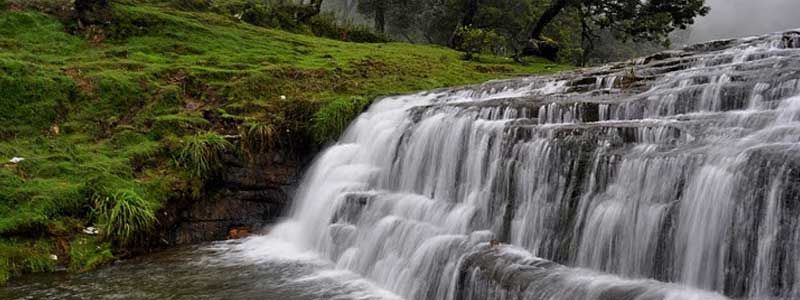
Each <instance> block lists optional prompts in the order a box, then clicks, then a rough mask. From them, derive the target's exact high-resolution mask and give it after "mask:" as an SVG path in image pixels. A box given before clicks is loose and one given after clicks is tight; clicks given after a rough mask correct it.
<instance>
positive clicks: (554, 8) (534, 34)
mask: <svg viewBox="0 0 800 300" xmlns="http://www.w3.org/2000/svg"><path fill="white" fill-rule="evenodd" d="M575 2H576V0H553V2H552V3H551V4H550V7H548V8H547V10H546V11H544V14H542V16H541V17H539V20H538V21H537V22H536V24H535V25H534V26H533V28H532V29H531V31H530V33H529V34H528V38H529V39H531V40H541V39H542V32H544V29H545V28H546V27H547V25H549V24H550V22H552V21H553V19H555V18H556V17H557V16H558V15H559V14H560V13H561V11H563V10H564V9H565V8H567V7H569V6H570V5H572V4H574V3H575Z"/></svg>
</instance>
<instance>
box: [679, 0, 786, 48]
mask: <svg viewBox="0 0 800 300" xmlns="http://www.w3.org/2000/svg"><path fill="white" fill-rule="evenodd" d="M706 4H707V5H708V6H710V7H711V13H709V15H708V16H705V17H702V18H700V19H698V20H697V22H696V25H695V26H694V27H693V28H692V34H691V39H690V41H691V42H702V41H707V40H714V39H723V38H734V37H744V36H751V35H758V34H763V33H770V32H775V31H782V30H785V29H795V28H800V17H798V13H800V0H706Z"/></svg>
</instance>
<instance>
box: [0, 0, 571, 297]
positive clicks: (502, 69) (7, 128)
mask: <svg viewBox="0 0 800 300" xmlns="http://www.w3.org/2000/svg"><path fill="white" fill-rule="evenodd" d="M127 3H128V4H117V5H115V7H114V22H113V23H112V24H111V25H110V26H109V28H108V30H107V32H106V33H105V34H104V35H103V37H99V36H91V35H90V36H88V38H86V37H79V36H74V35H71V34H69V33H67V30H65V26H64V25H63V24H62V22H60V21H59V20H57V19H56V18H54V17H52V16H49V15H46V14H43V13H40V12H35V11H25V10H17V9H13V8H11V9H6V10H2V11H0V97H1V98H0V99H2V106H0V160H1V161H2V163H0V164H2V165H0V283H2V282H4V281H7V280H8V279H10V278H11V277H12V276H14V275H18V274H21V273H26V272H48V271H55V270H59V269H61V268H62V267H66V268H67V269H68V270H70V271H83V270H89V269H92V268H95V267H97V266H99V265H102V264H104V263H107V262H109V261H111V260H113V259H115V257H119V256H124V255H125V253H127V251H125V250H126V249H127V248H131V247H135V245H137V244H138V243H140V242H141V241H143V240H147V239H148V230H150V229H151V228H153V226H154V224H155V223H156V222H158V219H159V209H161V208H162V207H163V206H164V205H165V204H166V203H167V201H172V199H175V198H179V197H192V195H198V194H201V193H203V192H204V187H205V185H206V180H207V178H209V175H210V174H212V173H213V172H215V170H216V169H218V168H221V167H222V166H221V165H220V163H219V157H220V155H221V153H222V152H234V153H236V154H237V155H242V156H246V155H252V154H253V153H255V154H257V153H259V152H261V151H264V150H265V149H266V148H279V149H281V151H287V152H294V153H298V152H303V153H300V154H298V155H309V154H311V153H313V152H314V151H316V149H318V148H319V146H320V145H321V144H323V143H326V142H329V141H331V140H332V139H334V138H335V137H336V136H337V135H338V134H339V133H340V132H341V131H342V130H343V128H344V127H345V126H346V125H347V124H348V123H349V121H350V120H352V118H354V117H355V116H356V115H357V114H358V113H360V112H361V111H363V110H364V109H365V108H366V107H367V106H368V105H369V104H370V102H371V101H372V100H373V99H375V98H376V97H379V96H382V95H391V94H398V93H407V92H411V91H416V90H425V89H432V88H438V87H445V86H455V85H464V84H468V83H475V82H481V81H486V80H491V79H498V78H508V77H513V76H522V75H530V74H535V73H547V72H556V71H559V70H564V69H567V68H569V67H566V66H561V65H555V64H552V63H549V62H546V61H534V62H532V63H530V64H528V65H525V66H521V65H517V64H514V63H513V62H512V61H511V60H509V59H505V58H497V57H489V56H484V57H482V61H481V62H467V61H463V60H461V59H460V56H461V54H460V53H458V52H455V51H452V50H449V49H445V48H441V47H435V46H424V45H411V44H403V43H379V44H360V43H348V42H341V41H335V40H330V39H324V38H318V37H313V36H310V35H302V34H293V33H288V32H284V31H279V30H273V29H267V28H262V27H256V26H252V25H248V24H246V23H244V22H241V21H239V20H237V19H234V18H231V17H227V16H223V15H218V14H213V13H208V12H189V11H181V10H176V9H174V8H171V7H169V6H166V5H163V6H155V5H151V4H145V3H134V2H127ZM15 157H18V158H22V159H24V160H18V162H10V161H9V160H11V159H12V158H15ZM6 162H7V163H6ZM87 227H96V229H97V230H98V231H99V234H95V232H93V230H92V229H93V228H87Z"/></svg>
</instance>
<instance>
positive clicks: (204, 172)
mask: <svg viewBox="0 0 800 300" xmlns="http://www.w3.org/2000/svg"><path fill="white" fill-rule="evenodd" d="M230 148H231V143H229V142H228V141H227V140H225V137H223V136H221V135H219V134H216V133H214V132H206V133H200V134H196V135H192V136H189V137H186V138H184V139H183V141H181V145H180V147H179V148H178V151H177V153H176V155H175V159H174V160H175V162H176V163H177V164H178V166H180V167H183V168H184V169H186V170H188V171H189V172H190V173H191V174H192V175H193V176H196V177H200V178H206V177H207V176H208V175H210V174H212V173H213V172H214V171H216V170H217V169H218V168H219V167H220V165H221V161H222V154H223V153H225V151H226V150H228V149H230Z"/></svg>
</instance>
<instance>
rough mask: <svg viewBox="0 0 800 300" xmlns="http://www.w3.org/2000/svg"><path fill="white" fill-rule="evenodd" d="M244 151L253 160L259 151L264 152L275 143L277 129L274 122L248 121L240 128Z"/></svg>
mask: <svg viewBox="0 0 800 300" xmlns="http://www.w3.org/2000/svg"><path fill="white" fill-rule="evenodd" d="M239 135H240V136H241V138H242V139H241V146H242V147H241V148H242V153H244V155H245V156H246V157H247V158H248V159H250V160H253V159H254V158H255V157H256V155H257V154H258V153H261V152H264V151H266V150H268V149H269V148H271V147H272V146H273V145H274V144H275V140H276V138H277V130H275V126H274V125H272V124H265V123H246V124H244V125H242V126H241V127H240V128H239Z"/></svg>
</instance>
